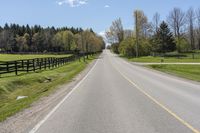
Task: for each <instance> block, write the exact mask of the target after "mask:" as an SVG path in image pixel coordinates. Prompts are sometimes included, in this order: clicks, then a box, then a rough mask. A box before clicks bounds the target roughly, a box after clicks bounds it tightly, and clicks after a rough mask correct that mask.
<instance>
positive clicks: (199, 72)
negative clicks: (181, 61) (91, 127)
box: [147, 65, 200, 82]
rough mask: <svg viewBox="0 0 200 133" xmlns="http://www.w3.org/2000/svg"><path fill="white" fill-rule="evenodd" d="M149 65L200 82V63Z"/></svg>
mask: <svg viewBox="0 0 200 133" xmlns="http://www.w3.org/2000/svg"><path fill="white" fill-rule="evenodd" d="M147 67H149V68H152V69H155V70H158V71H162V72H165V73H169V74H172V75H176V76H179V77H182V78H186V79H190V80H194V81H199V82H200V65H149V66H147Z"/></svg>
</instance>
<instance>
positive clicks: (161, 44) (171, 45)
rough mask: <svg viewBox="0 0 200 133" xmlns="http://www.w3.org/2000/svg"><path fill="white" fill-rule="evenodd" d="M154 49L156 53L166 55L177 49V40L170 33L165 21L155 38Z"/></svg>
mask: <svg viewBox="0 0 200 133" xmlns="http://www.w3.org/2000/svg"><path fill="white" fill-rule="evenodd" d="M153 42H154V45H153V48H154V50H155V52H159V53H165V52H171V51H174V50H175V49H176V44H175V40H174V37H173V34H172V32H171V31H170V29H169V27H168V25H167V23H165V22H164V21H163V22H162V23H161V24H160V27H159V29H158V31H157V33H156V35H155V36H154V41H153Z"/></svg>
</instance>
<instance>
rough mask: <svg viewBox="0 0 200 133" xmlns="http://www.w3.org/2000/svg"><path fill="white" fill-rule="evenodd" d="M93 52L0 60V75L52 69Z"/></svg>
mask: <svg viewBox="0 0 200 133" xmlns="http://www.w3.org/2000/svg"><path fill="white" fill-rule="evenodd" d="M91 54H94V53H86V54H78V55H72V56H69V57H61V58H56V57H49V58H35V59H25V60H16V61H0V75H2V74H8V73H15V75H18V73H19V72H27V73H28V72H31V71H37V70H46V69H53V68H57V67H60V66H63V65H65V64H66V63H68V62H71V61H74V60H76V59H78V58H80V57H83V56H87V55H91Z"/></svg>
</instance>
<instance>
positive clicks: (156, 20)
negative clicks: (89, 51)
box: [153, 12, 160, 33]
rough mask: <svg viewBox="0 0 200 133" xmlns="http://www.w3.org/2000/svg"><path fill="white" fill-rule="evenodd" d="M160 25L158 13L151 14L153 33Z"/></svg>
mask: <svg viewBox="0 0 200 133" xmlns="http://www.w3.org/2000/svg"><path fill="white" fill-rule="evenodd" d="M159 25H160V14H159V13H158V12H156V13H155V14H154V16H153V28H154V33H156V32H157V31H158V28H159Z"/></svg>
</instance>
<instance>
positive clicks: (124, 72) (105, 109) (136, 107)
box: [31, 51, 200, 133]
mask: <svg viewBox="0 0 200 133" xmlns="http://www.w3.org/2000/svg"><path fill="white" fill-rule="evenodd" d="M177 67H178V66H177ZM199 131H200V84H198V83H195V82H191V81H187V80H182V79H179V78H176V77H173V76H169V75H166V74H163V73H160V72H155V71H152V70H149V69H146V68H143V67H140V66H137V65H133V64H129V63H128V62H126V61H125V60H123V59H121V58H119V57H116V56H115V55H114V54H112V53H110V52H109V51H104V53H103V54H102V55H101V57H100V58H99V59H98V60H97V62H96V65H95V66H94V67H93V69H92V70H91V71H90V73H89V74H88V75H87V76H86V77H85V78H84V80H82V82H81V83H80V84H79V85H77V87H76V88H75V89H74V90H73V92H72V93H70V95H68V96H66V98H65V99H64V100H63V101H62V102H61V103H60V104H59V105H58V106H57V107H56V108H55V109H54V110H53V111H51V113H50V114H48V115H47V117H46V118H44V120H43V121H41V122H40V123H39V124H38V125H36V127H35V128H34V130H32V131H31V132H36V133H192V132H196V133H199Z"/></svg>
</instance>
